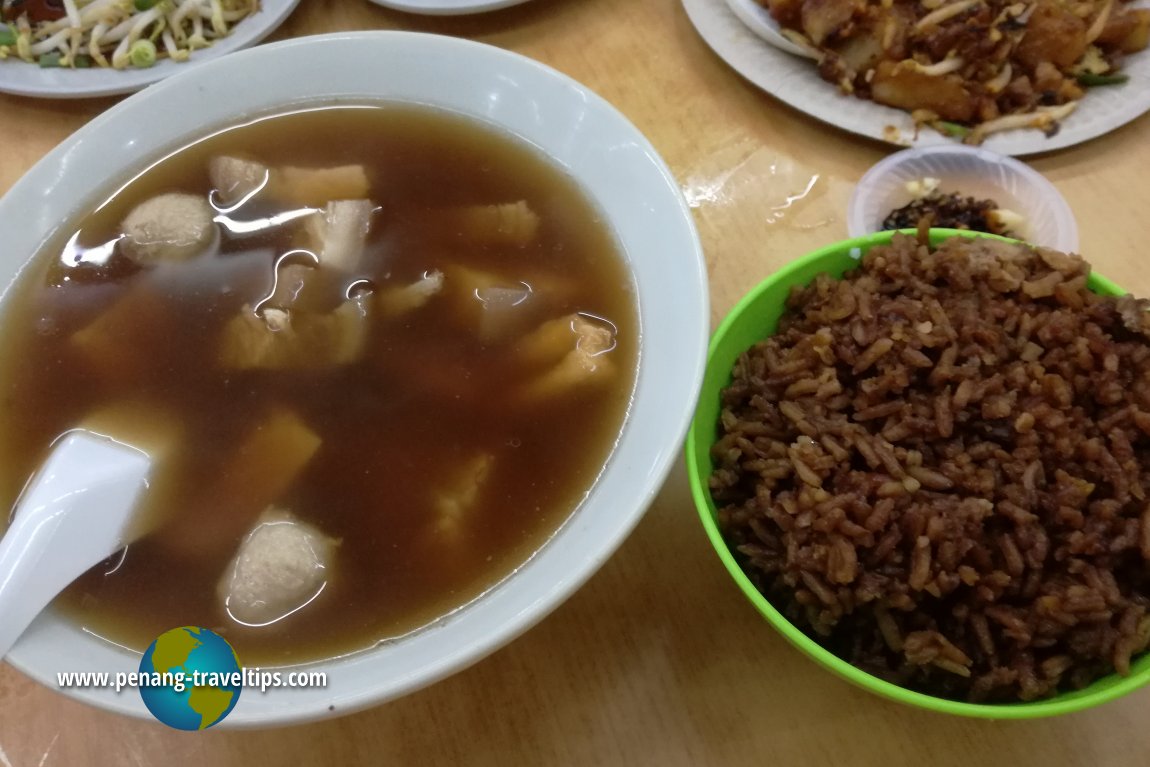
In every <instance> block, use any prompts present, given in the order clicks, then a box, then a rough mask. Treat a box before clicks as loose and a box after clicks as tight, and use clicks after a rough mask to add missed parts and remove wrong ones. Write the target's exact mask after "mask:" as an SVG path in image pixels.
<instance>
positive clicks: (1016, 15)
mask: <svg viewBox="0 0 1150 767" xmlns="http://www.w3.org/2000/svg"><path fill="white" fill-rule="evenodd" d="M758 2H760V3H762V4H763V5H764V6H766V7H767V8H768V9H769V10H770V12H771V15H772V16H773V17H774V18H775V19H776V20H777V21H778V23H779V25H780V26H781V27H782V29H783V33H784V34H785V35H786V36H787V37H788V38H789V39H791V40H792V41H793V42H795V43H797V44H799V45H801V46H802V47H803V48H805V49H806V50H807V51H809V53H810V55H811V57H812V58H814V59H816V60H817V62H818V67H819V73H820V74H821V75H822V77H823V78H824V79H826V80H829V81H830V82H832V83H835V84H836V85H838V86H839V88H840V89H842V90H843V91H844V92H845V93H850V94H854V95H856V96H859V97H861V98H867V99H872V100H874V101H876V102H878V103H880V104H886V105H888V106H892V107H897V108H900V109H905V110H906V111H908V112H910V113H911V114H912V116H913V117H914V119H915V121H916V122H917V123H918V124H923V125H930V126H932V127H934V128H936V129H939V130H941V131H943V132H944V133H948V134H950V135H954V136H959V137H961V138H963V139H964V140H965V141H967V142H968V143H974V144H977V143H979V142H981V141H982V140H983V139H984V138H985V137H986V136H987V135H989V134H991V133H995V132H999V131H1004V130H1013V129H1017V128H1037V129H1040V130H1044V131H1046V132H1047V133H1049V134H1053V132H1055V131H1057V130H1058V125H1059V121H1060V120H1061V119H1063V118H1064V117H1066V116H1067V115H1069V114H1070V113H1071V112H1072V111H1074V109H1075V108H1076V106H1077V105H1078V102H1079V100H1080V99H1081V98H1082V96H1083V94H1084V92H1085V89H1086V88H1090V87H1094V86H1102V85H1120V84H1122V83H1124V82H1125V81H1126V76H1125V75H1123V74H1122V73H1121V68H1122V60H1123V57H1124V56H1126V55H1127V54H1131V53H1135V52H1137V51H1141V50H1143V49H1144V48H1146V46H1147V43H1148V42H1150V10H1147V9H1137V8H1132V7H1130V4H1129V3H1127V2H1124V1H1123V0H1037V1H1036V2H1010V1H1009V0H758Z"/></svg>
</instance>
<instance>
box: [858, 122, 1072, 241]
mask: <svg viewBox="0 0 1150 767" xmlns="http://www.w3.org/2000/svg"><path fill="white" fill-rule="evenodd" d="M924 178H936V179H938V180H939V181H941V182H942V183H941V185H940V186H939V191H940V192H943V193H949V192H957V193H960V194H962V195H964V196H966V197H975V198H977V199H980V200H986V199H989V200H994V201H995V202H997V203H998V204H999V206H1000V207H1002V208H1006V209H1008V210H1011V211H1014V212H1015V213H1018V214H1019V215H1021V216H1022V217H1023V219H1024V222H1023V225H1022V227H1020V229H1021V231H1015V232H1013V234H1014V235H1015V236H1016V237H1017V238H1018V239H1020V240H1026V241H1028V242H1032V243H1034V244H1036V245H1044V246H1046V247H1050V248H1056V249H1057V250H1061V251H1063V252H1065V253H1071V252H1077V251H1078V225H1077V223H1076V222H1075V220H1074V214H1073V213H1072V212H1071V210H1070V206H1069V205H1067V204H1066V200H1065V199H1063V197H1062V195H1061V194H1060V193H1059V192H1058V190H1057V189H1056V188H1055V187H1054V184H1052V183H1050V181H1048V180H1047V179H1046V177H1045V176H1043V175H1042V174H1041V173H1039V172H1038V171H1036V170H1033V169H1032V168H1031V167H1030V166H1028V165H1026V164H1025V163H1023V162H1021V161H1020V160H1015V159H1014V158H1012V157H1006V156H1004V155H1000V154H995V153H994V152H991V151H988V150H986V149H981V148H979V147H973V146H963V145H961V144H953V145H944V146H930V147H922V148H919V149H906V150H903V151H901V152H895V153H894V154H892V155H890V156H888V157H886V158H885V159H883V160H882V161H880V162H878V163H876V164H875V165H874V166H873V167H872V168H871V169H870V170H868V171H867V172H866V173H865V174H863V177H862V178H861V179H860V180H859V183H858V185H857V186H856V187H855V190H854V194H852V195H851V200H850V204H849V206H848V208H847V232H848V233H849V234H850V236H851V237H862V236H863V235H867V234H872V233H874V232H877V231H880V230H881V229H882V222H883V220H884V219H885V218H886V217H887V215H889V214H890V212H891V211H892V210H894V209H896V208H901V207H902V206H904V205H906V204H907V203H909V202H910V201H911V200H912V199H914V198H913V195H912V194H911V193H910V192H909V191H908V190H907V187H906V185H907V183H908V182H910V181H921V180H922V179H924Z"/></svg>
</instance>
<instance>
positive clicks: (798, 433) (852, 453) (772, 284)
mask: <svg viewBox="0 0 1150 767" xmlns="http://www.w3.org/2000/svg"><path fill="white" fill-rule="evenodd" d="M1148 308H1150V302H1148V301H1145V300H1139V299H1135V298H1133V297H1132V296H1129V295H1126V294H1125V293H1124V291H1122V290H1120V289H1119V288H1118V287H1117V286H1116V285H1114V284H1113V283H1111V282H1109V281H1108V280H1106V279H1105V278H1103V277H1101V276H1099V275H1097V274H1093V273H1092V272H1091V271H1090V266H1089V264H1088V263H1087V262H1086V261H1084V260H1083V259H1082V258H1081V257H1079V256H1077V255H1068V254H1064V253H1061V252H1058V251H1054V250H1049V249H1044V248H1035V247H1033V246H1030V245H1026V244H1023V243H1019V242H1015V241H1011V240H1005V239H1003V238H997V237H991V236H985V235H973V234H972V233H971V232H957V231H953V230H938V229H936V230H932V231H931V232H929V235H927V234H926V233H925V232H924V233H921V234H916V233H913V232H904V233H897V232H883V233H880V234H876V235H871V236H869V237H863V238H858V239H854V240H848V241H845V242H841V243H837V244H835V245H831V246H829V247H827V248H824V249H822V250H819V251H816V252H814V253H811V254H809V255H807V256H804V257H803V258H800V259H798V260H796V261H794V262H791V263H790V264H788V265H787V266H786V267H785V268H783V269H782V270H780V271H779V272H777V273H775V274H774V275H772V276H771V277H770V278H768V279H767V280H765V281H764V282H763V283H761V284H760V285H758V286H757V287H756V288H754V289H753V290H752V291H751V292H750V293H748V294H747V296H746V297H745V298H743V300H742V301H740V302H739V303H738V305H737V306H736V307H735V308H734V309H733V310H732V311H731V313H730V314H729V315H728V316H727V318H726V319H725V320H724V321H723V323H722V324H721V325H720V326H719V329H718V330H717V331H716V333H715V336H714V338H713V339H712V342H711V347H710V356H709V360H708V366H707V372H706V377H705V379H704V382H703V389H702V395H701V398H700V402H699V406H698V410H697V411H696V414H695V418H694V422H693V424H692V428H691V431H690V433H689V435H688V438H687V447H686V453H687V456H686V457H687V466H688V474H689V476H690V480H691V487H692V493H693V495H694V498H695V501H696V505H697V506H698V510H699V514H700V517H701V519H702V522H703V525H704V528H705V530H706V532H707V534H708V536H709V537H710V540H711V542H712V543H713V545H714V547H715V550H716V552H717V553H718V555H719V557H720V559H721V560H722V561H723V563H724V565H725V566H726V568H727V569H728V571H729V572H730V574H731V576H732V577H733V579H734V580H735V582H736V583H737V584H738V585H739V587H740V588H741V590H742V591H743V592H744V593H745V594H746V596H747V597H748V598H749V599H750V601H751V602H752V603H753V604H754V605H755V607H756V608H757V609H758V610H759V611H760V612H761V613H762V614H763V616H764V617H765V618H766V619H767V621H768V622H769V623H771V625H773V626H774V627H775V628H776V629H777V630H779V631H780V632H781V633H782V634H783V635H784V637H786V638H787V639H788V640H789V641H790V642H791V643H792V644H793V645H795V646H796V647H797V648H799V649H800V650H802V651H803V652H804V653H806V654H807V655H808V656H810V657H811V658H812V659H813V660H815V661H816V662H818V663H819V664H821V665H822V666H824V667H825V668H827V669H829V670H831V671H833V672H835V673H836V674H839V675H840V676H842V677H844V678H845V679H847V680H848V681H851V682H853V683H855V684H857V685H859V686H861V687H864V688H865V689H868V690H870V691H872V692H875V693H878V694H880V695H883V696H885V697H887V698H890V699H894V700H897V701H900V702H903V703H908V704H911V705H916V706H920V707H923V708H928V709H932V710H935V711H940V712H944V713H950V714H958V715H964V716H976V717H986V718H996V719H1022V718H1035V717H1043V716H1052V715H1056V714H1063V713H1069V712H1072V711H1078V710H1082V709H1085V708H1089V707H1092V706H1095V705H1098V704H1100V703H1103V702H1106V701H1109V700H1113V699H1114V698H1117V697H1119V696H1121V695H1124V694H1126V693H1128V692H1130V691H1132V690H1134V689H1136V688H1138V687H1140V686H1142V685H1144V684H1146V683H1147V682H1148V681H1150V652H1147V651H1146V650H1147V646H1148V645H1150V312H1148V311H1147V310H1148Z"/></svg>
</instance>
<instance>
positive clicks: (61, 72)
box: [0, 0, 299, 99]
mask: <svg viewBox="0 0 1150 767" xmlns="http://www.w3.org/2000/svg"><path fill="white" fill-rule="evenodd" d="M298 4H299V0H261V3H260V6H261V7H260V10H259V11H257V12H255V13H253V14H252V15H251V16H249V17H248V18H246V19H244V20H243V21H241V22H240V23H239V24H237V25H236V27H235V29H233V30H232V33H231V34H230V35H228V36H227V37H225V38H223V39H222V40H219V41H217V42H215V43H213V44H212V45H211V47H209V48H204V49H202V50H198V51H195V52H194V53H192V55H191V58H189V59H188V60H187V61H184V62H175V61H171V60H169V59H161V60H160V61H158V62H156V65H155V66H152V67H148V68H147V69H108V68H105V67H91V68H89V69H62V68H49V69H45V68H42V67H40V66H39V65H37V64H29V63H27V62H24V61H20V60H17V59H9V60H8V61H0V93H14V94H16V95H18V96H36V97H39V98H55V99H82V98H95V97H98V96H117V95H119V94H121V93H131V92H132V91H138V90H140V89H141V88H143V87H145V86H148V85H151V84H152V83H154V82H157V81H159V80H162V79H164V78H165V77H169V76H171V75H174V74H176V73H177V72H182V71H184V70H185V69H187V68H188V67H189V66H194V65H196V64H197V63H200V62H203V61H208V60H210V59H217V58H219V57H220V56H223V55H225V54H228V53H231V52H232V51H238V50H240V49H241V48H247V47H249V46H251V45H255V44H256V43H258V42H259V41H260V40H263V39H264V38H265V37H267V36H268V35H270V34H271V33H272V32H273V31H274V30H275V28H276V27H278V26H279V25H280V24H282V23H283V21H284V19H286V18H287V17H288V14H290V13H291V12H292V11H293V10H294V9H295V7H296V6H297V5H298Z"/></svg>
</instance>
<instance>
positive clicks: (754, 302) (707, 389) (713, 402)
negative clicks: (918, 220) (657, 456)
mask: <svg viewBox="0 0 1150 767" xmlns="http://www.w3.org/2000/svg"><path fill="white" fill-rule="evenodd" d="M893 234H894V233H893V232H881V233H879V234H874V235H870V236H867V237H859V238H857V239H853V240H846V241H844V242H840V243H836V244H834V245H830V246H828V247H825V248H823V249H822V250H817V251H815V252H814V253H810V254H808V255H806V256H803V257H802V258H799V259H797V260H795V261H793V262H791V263H789V264H787V265H786V266H785V267H783V268H782V269H780V270H779V271H778V272H776V273H775V274H773V275H771V276H770V277H768V278H767V279H766V280H764V281H763V282H761V283H760V284H759V285H758V286H757V287H755V288H754V289H753V290H752V291H751V292H750V293H748V294H747V295H746V296H745V297H744V298H743V299H742V300H741V301H739V303H738V304H737V305H736V306H735V308H734V309H732V310H731V313H730V314H728V315H727V317H726V319H724V320H723V322H722V324H721V325H719V329H718V330H717V331H716V332H715V335H714V337H713V338H712V339H711V346H710V350H709V352H708V357H707V371H706V373H705V375H704V377H703V389H702V392H701V394H700V399H699V405H698V408H697V409H696V411H695V417H694V420H693V421H692V423H691V430H690V431H689V432H688V434H687V442H686V454H687V455H686V458H687V473H688V476H689V478H690V482H691V494H692V495H693V496H694V498H695V505H696V506H697V507H698V510H699V517H700V518H701V519H702V521H703V527H704V529H705V530H706V531H707V536H708V537H709V538H710V539H711V544H712V545H713V546H714V547H715V551H716V552H717V553H718V555H719V559H721V560H722V561H723V564H724V565H725V566H726V568H727V572H729V573H730V574H731V577H732V578H733V579H734V580H735V583H737V584H738V586H739V588H740V589H742V591H743V593H744V594H745V595H746V596H747V598H748V599H749V600H751V603H752V604H753V605H754V606H755V607H756V608H757V609H758V611H759V612H760V613H762V614H763V616H764V617H765V618H766V619H767V621H768V622H769V623H770V624H771V625H772V626H774V627H775V628H776V629H778V631H779V632H780V633H782V635H783V636H784V637H786V638H787V640H788V641H790V643H791V644H793V645H794V646H795V647H797V648H798V649H800V650H802V651H803V652H804V653H806V654H807V655H808V656H809V657H811V658H812V659H813V660H815V662H817V663H819V664H820V665H822V666H823V667H824V668H826V669H828V670H830V671H833V672H834V673H836V674H838V675H839V676H841V677H843V678H844V679H846V680H847V681H849V682H852V683H854V684H856V685H858V686H859V687H862V688H863V689H865V690H869V691H870V692H873V693H876V694H878V695H881V696H883V697H885V698H889V699H891V700H895V701H898V702H899V703H905V704H909V705H912V706H918V707H919V708H925V709H929V710H931V711H939V712H942V713H944V714H955V715H958V716H969V717H981V718H985V719H1037V718H1040V717H1047V716H1056V715H1059V714H1068V713H1071V712H1073V711H1081V710H1083V709H1087V708H1091V707H1093V706H1097V705H1099V704H1102V703H1105V702H1107V701H1111V700H1114V699H1115V698H1118V697H1121V696H1122V695H1125V694H1127V693H1129V692H1132V691H1133V690H1136V689H1138V688H1139V687H1141V686H1143V685H1144V684H1146V683H1147V682H1150V653H1143V654H1142V655H1141V656H1140V657H1139V658H1137V659H1136V660H1135V661H1134V662H1133V663H1132V664H1131V669H1130V675H1129V676H1126V677H1122V676H1119V675H1117V674H1111V675H1110V676H1107V677H1104V678H1102V679H1099V680H1097V681H1096V682H1094V683H1093V684H1091V685H1090V686H1089V687H1086V688H1084V689H1082V690H1076V691H1074V692H1064V693H1061V694H1059V695H1057V696H1055V697H1052V698H1046V699H1044V700H1040V701H1034V702H1030V703H998V704H983V703H964V702H961V701H955V700H948V699H946V698H937V697H934V696H932V695H926V694H924V693H920V692H914V691H913V690H908V689H906V688H905V687H899V686H898V685H896V684H892V683H890V682H887V681H885V680H882V679H879V678H878V677H875V676H872V675H870V674H868V673H866V672H865V671H862V670H861V669H859V668H856V667H855V666H852V665H851V664H849V663H847V662H846V661H844V660H842V659H841V658H839V657H838V656H836V655H834V654H833V653H831V652H830V651H829V650H826V649H824V648H823V647H821V646H820V645H819V644H817V643H816V642H815V641H814V640H812V639H811V638H810V637H808V636H807V635H806V634H804V633H803V632H802V631H800V630H799V629H798V628H797V627H795V626H794V625H793V624H791V622H790V621H788V620H787V619H786V618H784V617H783V615H782V614H781V613H780V612H779V611H778V610H776V609H775V608H774V607H773V606H772V605H771V603H770V602H768V601H767V600H766V598H765V597H763V595H762V594H760V593H759V591H758V590H757V589H756V588H755V586H754V584H752V583H751V581H750V579H749V578H748V577H747V576H746V574H745V573H744V572H743V570H742V568H740V567H739V565H738V563H736V562H735V558H734V556H733V555H732V553H731V550H730V549H729V548H728V547H727V543H726V541H724V540H723V535H722V533H721V532H720V531H719V525H718V521H717V518H716V509H715V504H714V502H713V501H712V500H711V493H710V491H709V490H708V489H707V478H708V477H709V476H710V475H711V472H712V470H713V468H714V466H713V464H712V461H711V445H712V444H714V442H715V440H716V437H717V426H718V423H719V392H720V390H722V389H723V388H724V387H726V386H727V385H728V384H729V383H730V381H731V368H732V367H733V366H734V364H735V360H736V359H737V358H738V356H739V355H740V354H741V353H742V352H744V351H746V350H747V349H748V348H750V347H751V346H752V345H753V344H755V343H756V342H758V341H761V340H762V339H764V338H766V337H768V336H770V335H771V334H772V333H773V332H774V331H775V327H776V326H777V324H778V321H779V317H780V316H781V315H782V314H783V310H784V304H785V302H786V299H787V295H788V294H789V293H790V289H791V287H792V286H795V285H805V284H807V283H809V282H810V281H811V280H813V279H814V278H815V277H816V276H817V275H819V274H822V273H824V272H825V273H827V274H830V275H832V276H835V277H840V276H842V274H843V272H845V271H847V270H848V269H850V268H852V267H854V266H855V265H856V264H857V263H858V262H857V260H856V259H857V258H858V256H859V255H861V254H862V253H865V252H866V251H867V250H869V249H870V248H871V247H873V246H875V245H882V244H886V243H888V242H890V240H891V237H892V236H893ZM954 235H964V236H977V235H972V233H971V232H960V231H955V230H948V229H936V230H933V231H932V232H931V242H932V244H937V243H939V242H941V241H942V240H944V239H946V238H948V237H951V236H954ZM852 253H853V255H854V257H852ZM1089 287H1090V289H1091V290H1093V291H1094V292H1096V293H1101V294H1103V295H1122V294H1123V293H1125V291H1123V290H1121V289H1119V288H1118V286H1117V285H1115V284H1114V283H1112V282H1110V281H1109V280H1107V279H1105V278H1104V277H1100V276H1098V275H1097V274H1092V275H1091V277H1090V282H1089Z"/></svg>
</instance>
